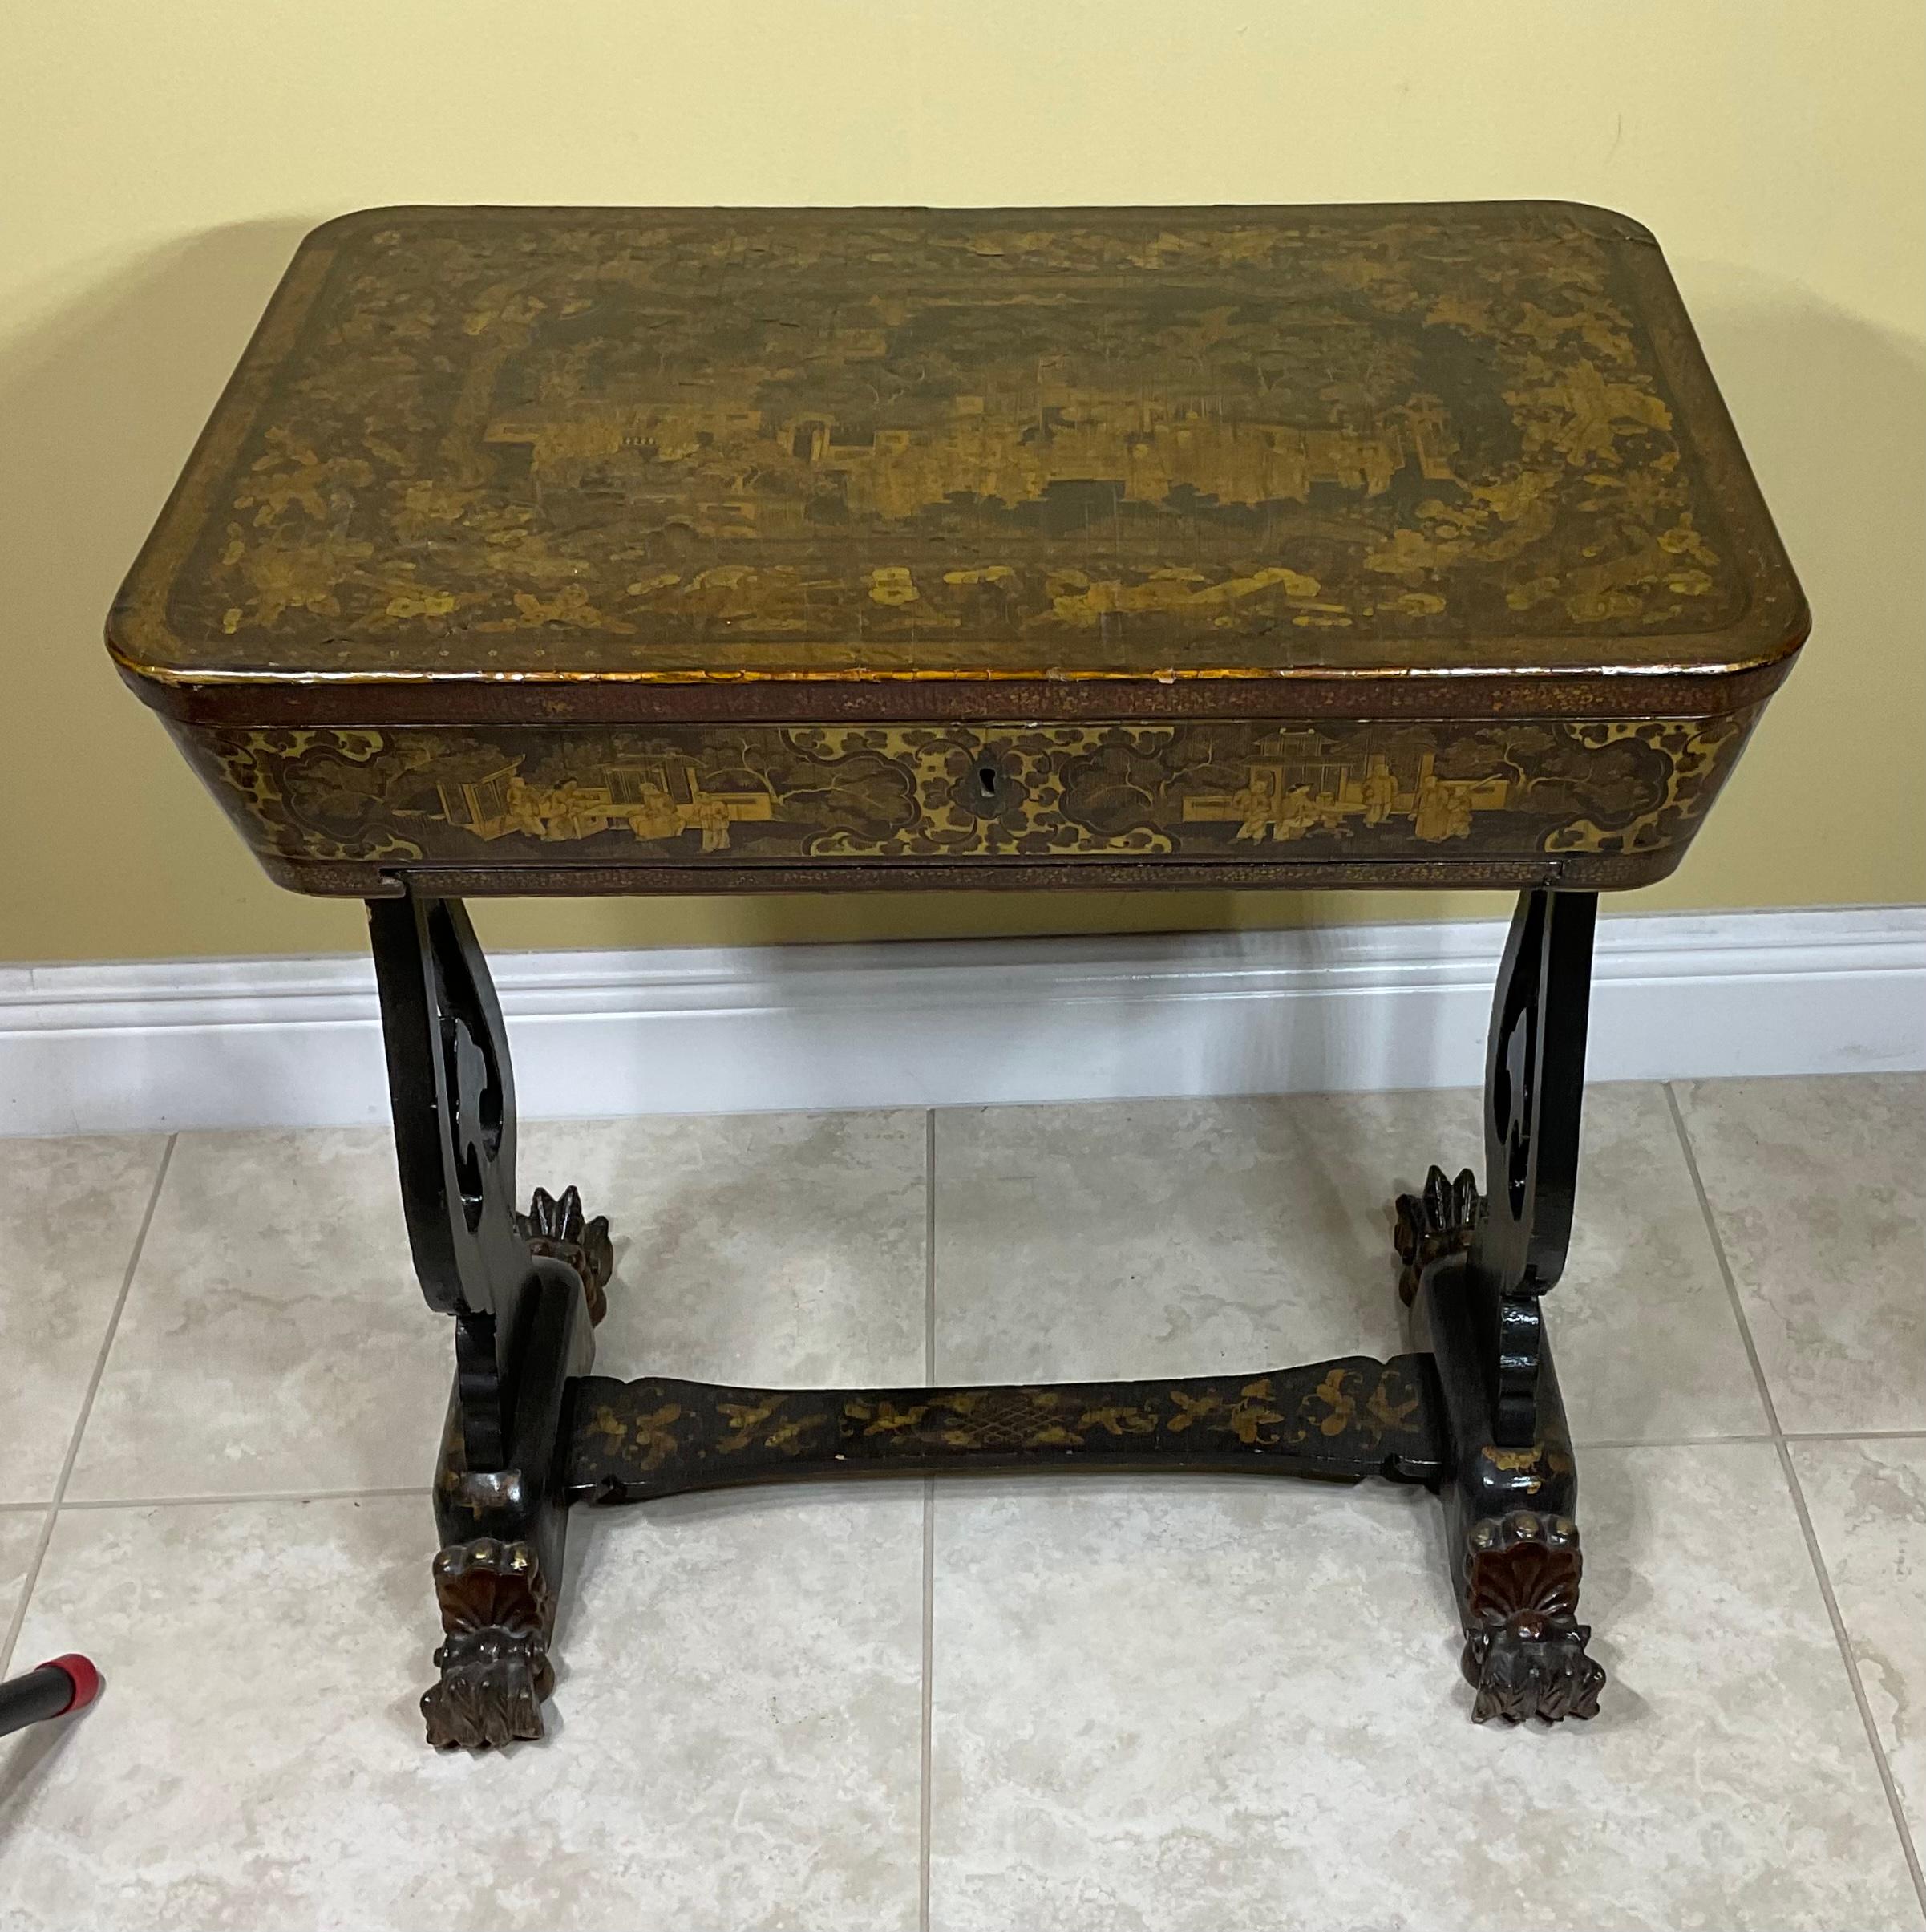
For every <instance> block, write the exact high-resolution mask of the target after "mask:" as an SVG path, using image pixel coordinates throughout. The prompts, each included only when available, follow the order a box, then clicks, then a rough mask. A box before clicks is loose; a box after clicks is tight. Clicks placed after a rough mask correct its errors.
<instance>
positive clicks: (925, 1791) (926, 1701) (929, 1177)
mask: <svg viewBox="0 0 1926 1932" xmlns="http://www.w3.org/2000/svg"><path fill="white" fill-rule="evenodd" d="M936 1379H937V1110H936V1109H935V1108H933V1107H932V1108H929V1109H927V1110H926V1111H925V1114H924V1116H923V1382H924V1386H925V1387H935V1385H936ZM936 1607H937V1480H936V1478H935V1477H934V1476H925V1477H924V1478H923V1629H922V1684H921V1714H920V1715H921V1741H920V1744H919V1747H918V1752H917V1766H916V1927H917V1932H929V1821H930V1801H929V1764H930V1755H931V1754H930V1733H931V1729H932V1725H933V1717H934V1713H935V1709H936V1697H935V1691H934V1672H935V1664H936V1627H937V1618H936Z"/></svg>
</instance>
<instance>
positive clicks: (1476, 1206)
mask: <svg viewBox="0 0 1926 1932" xmlns="http://www.w3.org/2000/svg"><path fill="white" fill-rule="evenodd" d="M1484 1209H1485V1204H1484V1197H1483V1195H1481V1194H1480V1193H1479V1191H1478V1177H1477V1176H1476V1175H1475V1174H1474V1173H1472V1172H1471V1169H1469V1168H1467V1169H1465V1170H1464V1171H1463V1173H1461V1174H1459V1177H1458V1178H1457V1179H1456V1180H1455V1181H1447V1179H1446V1178H1445V1172H1444V1169H1442V1168H1440V1167H1434V1168H1433V1169H1431V1171H1430V1173H1428V1174H1427V1175H1426V1176H1425V1183H1424V1191H1423V1192H1422V1193H1418V1194H1400V1195H1399V1196H1398V1221H1397V1225H1396V1226H1395V1228H1394V1229H1393V1231H1392V1235H1391V1239H1392V1241H1393V1242H1394V1244H1395V1245H1396V1247H1397V1250H1398V1259H1399V1260H1400V1261H1401V1262H1403V1263H1404V1266H1403V1268H1402V1270H1400V1272H1399V1274H1398V1298H1399V1299H1400V1300H1401V1301H1402V1302H1403V1303H1404V1305H1405V1306H1406V1307H1407V1308H1409V1307H1410V1305H1411V1303H1412V1302H1414V1300H1415V1299H1416V1298H1417V1295H1418V1278H1419V1277H1420V1276H1421V1275H1422V1274H1423V1273H1424V1271H1425V1270H1426V1268H1428V1267H1429V1266H1430V1265H1431V1263H1432V1262H1434V1261H1436V1260H1437V1259H1438V1257H1439V1256H1440V1255H1441V1254H1455V1253H1457V1252H1458V1251H1459V1250H1464V1249H1468V1248H1470V1246H1471V1237H1472V1236H1473V1235H1474V1234H1475V1233H1477V1231H1478V1224H1479V1221H1481V1220H1482V1219H1483V1217H1484Z"/></svg>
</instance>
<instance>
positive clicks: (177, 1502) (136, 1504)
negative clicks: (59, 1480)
mask: <svg viewBox="0 0 1926 1932" xmlns="http://www.w3.org/2000/svg"><path fill="white" fill-rule="evenodd" d="M434 1493H435V1491H434V1489H433V1488H432V1487H431V1485H429V1484H425V1483H403V1484H396V1485H395V1486H394V1487H393V1488H382V1489H237V1490H236V1491H234V1492H233V1493H232V1494H231V1495H226V1496H224V1495H221V1493H219V1492H217V1491H214V1490H208V1491H207V1492H205V1493H200V1494H196V1495H188V1496H88V1497H80V1498H79V1499H78V1500H77V1501H72V1502H63V1503H62V1504H61V1505H60V1507H61V1508H62V1509H63V1510H74V1509H202V1508H204V1507H208V1506H211V1505H218V1504H243V1505H245V1504H248V1503H364V1502H366V1503H378V1502H383V1501H391V1500H392V1499H393V1498H395V1497H402V1496H417V1497H419V1496H428V1497H431V1496H433V1495H434Z"/></svg>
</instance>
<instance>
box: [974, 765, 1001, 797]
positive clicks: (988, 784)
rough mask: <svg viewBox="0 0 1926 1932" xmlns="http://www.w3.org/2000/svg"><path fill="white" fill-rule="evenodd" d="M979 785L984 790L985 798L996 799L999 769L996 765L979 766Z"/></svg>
mask: <svg viewBox="0 0 1926 1932" xmlns="http://www.w3.org/2000/svg"><path fill="white" fill-rule="evenodd" d="M977 784H978V785H980V786H981V788H982V791H983V796H985V798H994V797H995V796H997V768H996V767H995V766H994V765H978V766H977Z"/></svg>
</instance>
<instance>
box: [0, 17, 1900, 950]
mask: <svg viewBox="0 0 1926 1932" xmlns="http://www.w3.org/2000/svg"><path fill="white" fill-rule="evenodd" d="M1923 70H1926V6H1922V5H1921V3H1920V0H1827V3H1826V4H1823V5H1821V4H1817V3H1816V0H1790V4H1787V3H1786V0H1590V4H1585V5H1580V4H1578V3H1577V0H1478V3H1477V4H1475V5H1466V4H1464V3H1463V0H1436V3H1432V0H1372V3H1371V4H1364V3H1362V0H1312V3H1306V0H1191V3H1190V4H1188V5H1172V4H1171V3H1170V0H1102V4H1086V0H953V3H952V0H943V3H938V4H931V3H925V4H917V3H916V0H872V3H869V4H856V3H853V0H852V3H847V4H836V3H832V0H780V3H778V4H745V5H732V4H730V3H729V0H707V3H706V5H705V4H698V5H692V4H690V0H678V4H676V5H674V6H662V5H657V4H653V3H649V0H563V3H557V0H548V3H546V4H535V3H534V0H527V3H525V4H520V5H511V4H505V3H504V0H460V3H459V4H458V3H457V0H306V3H305V4H295V3H294V0H188V4H186V5H184V6H155V5H152V3H151V0H50V3H48V4H42V5H39V6H33V5H26V4H22V5H20V6H15V7H13V8H11V9H10V10H9V13H8V21H7V25H6V30H5V32H4V34H0V625H3V626H4V630H3V631H0V665H3V666H4V682H0V793H3V794H4V812H3V814H0V957H6V958H14V959H67V958H153V957H160V956H167V955H172V954H188V953H203V952H204V953H257V952H271V951H314V950H332V949H337V948H340V949H346V948H349V947H354V946H358V945H360V943H361V942H362V927H361V916H360V912H359V909H358V907H357V906H355V905H352V904H347V905H329V904H324V903H321V902H318V901H304V900H301V899H297V898H295V897H291V896H290V895H288V894H285V893H280V892H278V891H277V890H275V889H273V888H272V887H270V886H269V885H268V884H267V883H266V882H265V880H264V879H262V878H261V876H260V875H259V874H258V873H257V872H256V871H255V870H254V869H253V862H252V861H250V860H249V859H248V858H247V857H246V856H245V853H244V852H243V850H242V849H241V844H240V842H239V841H238V840H237V839H236V837H235V836H233V833H232V832H230V831H229V829H228V828H227V827H226V826H225V824H224V823H223V822H222V821H221V819H220V818H219V817H218V816H217V815H216V811H215V808H214V807H213V805H212V803H211V802H210V801H209V800H208V799H207V798H206V797H205V796H203V795H202V793H201V792H200V790H199V788H198V787H197V786H196V784H195V783H194V781H193V780H192V779H191V778H190V776H188V772H187V769H186V768H185V767H184V765H183V764H182V763H180V759H178V758H177V757H176V755H175V754H174V752H173V751H172V750H171V748H170V747H168V743H167V742H166V740H165V739H164V737H163V735H162V733H161V731H160V727H159V726H158V725H157V724H156V723H155V722H154V721H153V720H152V719H150V718H149V717H148V716H147V715H146V714H145V713H144V711H142V710H141V708H140V706H139V705H138V704H137V703H136V702H135V700H134V699H132V696H130V695H127V693H126V692H125V691H123V690H122V689H121V687H119V684H118V682H116V681H115V678H113V677H112V675H111V674H110V672H109V670H108V668H107V660H106V658H105V655H104V654H103V651H102V650H101V646H100V642H99V633H100V625H101V619H102V617H103V614H104V612H105V610H106V607H107V601H108V599H109V597H111V594H112V592H113V590H114V588H115V585H116V583H117V582H118V581H119V577H120V574H121V573H122V571H123V569H124V568H125V566H126V565H127V562H128V561H129V560H130V559H131V558H132V555H133V553H134V551H135V549H136V546H137V545H138V544H139V542H140V539H141V537H143V536H144V533H145V532H146V530H147V528H148V524H149V522H150V520H152V516H153V514H154V512H155V511H156V508H158V507H159V505H160V501H161V499H162V497H163V496H164V494H165V492H166V490H167V488H168V484H169V483H170V482H171V481H172V478H173V476H174V474H175V472H176V468H177V466H178V464H179V463H180V460H181V459H182V458H183V457H184V455H185V454H186V452H187V449H188V445H189V444H190V443H191V442H192V439H193V436H194V435H195V432H196V430H197V429H198V428H199V427H200V422H201V420H202V419H203V417H204V415H205V413H206V411H207V410H208V407H209V406H210V404H211V403H212V401H213V399H214V396H215V395H216V392H217V391H218V390H219V388H220V386H221V382H222V380H223V379H224V378H225V375H226V374H227V372H228V370H229V367H231V365H232V363H233V360H234V358H235V357H236V355H237V354H238V352H239V350H240V349H241V345H242V343H243V342H244V341H245V338H246V335H247V334H248V331H249V327H250V326H251V325H252V323H253V320H254V318H255V317H256V315H257V313H258V311H259V310H260V308H261V304H262V302H264V301H265V298H266V296H267V294H268V292H269V290H270V289H271V288H272V287H273V284H274V281H275V280H276V278H277V276H278V274H279V273H280V270H281V267H282V265H284V263H285V261H286V258H287V256H288V254H289V251H290V249H292V248H293V245H294V242H295V241H296V239H297V237H298V236H299V235H300V234H301V233H302V232H303V231H304V230H305V229H307V228H308V227H310V226H311V225H313V224H314V223H315V222H316V221H320V220H322V219H323V218H325V217H327V216H330V215H333V214H336V213H340V212H341V211H342V210H344V209H350V208H354V207H357V206H362V205H370V204H374V203H380V202H393V201H442V200H446V201H529V202H573V201H603V202H694V203H718V202H720V203H727V202H731V201H740V202H758V201H762V202H792V201H793V202H818V203H839V202H862V201H886V202H948V203H957V204H970V203H991V204H998V203H1001V204H1020V203H1024V202H1139V201H1141V202H1155V201H1171V202H1197V201H1216V200H1224V201H1235V200H1252V201H1267V200H1274V201H1293V200H1298V201H1321V200H1333V201H1335V200H1414V199H1421V198H1422V199H1431V198H1438V199H1451V198H1455V197H1461V196H1462V197H1474V196H1527V195H1529V196H1568V197H1571V198H1573V199H1576V200H1586V201H1596V202H1603V203H1605V204H1607V205H1611V206H1614V207H1617V208H1621V209H1625V211H1626V212H1628V213H1631V214H1633V215H1636V216H1637V217H1638V218H1639V219H1640V220H1641V221H1645V222H1647V223H1648V224H1649V225H1651V226H1652V227H1653V229H1656V230H1657V233H1658V236H1659V237H1660V239H1661V241H1662V242H1663V243H1664V244H1665V248H1666V251H1667V253H1668V255H1669V257H1670V259H1671V261H1672V264H1673V269H1674V271H1675V272H1676V273H1677V277H1678V279H1679V281H1680V282H1681V285H1682V286H1683V287H1684V290H1685V298H1686V300H1687V302H1689V304H1690V306H1691V308H1692V310H1693V314H1694V315H1695V316H1696V317H1697V320H1698V322H1699V325H1700V328H1701V334H1703V336H1704V338H1705V344H1706V347H1707V349H1708V350H1709V352H1710V356H1711V358H1712V362H1713V365H1714V368H1715V369H1716V370H1717V371H1718V375H1719V378H1720V380H1721V382H1722V384H1723V386H1724V388H1725V391H1726V397H1727V399H1728V400H1729V402H1730V404H1731V406H1732V409H1733V412H1734V415H1735V416H1736V417H1737V419H1738V423H1739V426H1740V428H1741V431H1742V433H1743V435H1744V436H1745V438H1746V444H1747V446H1748V448H1749V449H1750V452H1751V454H1752V456H1753V459H1754V464H1755V465H1756V467H1757V468H1758V472H1759V474H1760V476H1761V477H1762V480H1763V481H1764V484H1765V488H1766V495H1767V496H1768V498H1769V499H1770V501H1771V504H1772V505H1773V508H1774V512H1775V513H1776V514H1777V516H1778V519H1779V522H1780V525H1781V527H1782V529H1783V531H1784V533H1785V536H1786V541H1787V543H1788V545H1789V546H1790V549H1791V551H1792V554H1793V557H1794V560H1795V561H1796V562H1797V563H1798V565H1799V568H1800V570H1801V572H1802V574H1803V577H1804V578H1805V581H1806V586H1807V591H1808V593H1809V594H1810V596H1811V600H1812V603H1813V606H1814V608H1815V611H1816V613H1817V618H1818V627H1817V630H1816V633H1815V638H1814V641H1813V642H1812V644H1811V646H1810V647H1809V649H1808V650H1807V655H1806V659H1805V662H1803V665H1802V666H1801V667H1800V669H1799V671H1798V672H1797V674H1795V676H1794V679H1793V681H1792V682H1791V683H1790V686H1789V687H1787V688H1786V690H1785V691H1783V692H1782V694H1781V695H1780V696H1779V697H1778V699H1776V700H1775V701H1774V706H1773V708H1772V709H1771V711H1770V712H1769V713H1768V714H1767V716H1766V722H1765V724H1764V726H1763V727H1762V731H1761V732H1760V734H1759V735H1758V738H1757V739H1756V740H1755V741H1754V745H1753V747H1752V748H1751V750H1750V752H1749V753H1748V755H1747V757H1746V761H1745V762H1744V763H1743V764H1742V766H1741V768H1740V769H1739V772H1738V776H1737V778H1736V779H1735V780H1734V783H1733V784H1732V785H1731V787H1730V790H1729V791H1728V792H1727V793H1726V797H1725V799H1724V800H1723V801H1722V804H1721V806H1720V808H1719V809H1718V811H1716V812H1714V815H1713V816H1712V818H1711V820H1710V824H1709V826H1708V828H1707V830H1706V832H1705V835H1704V836H1703V837H1701V840H1699V842H1698V843H1697V845H1696V847H1695V848H1694V849H1693V853H1692V855H1691V857H1689V859H1688V860H1687V861H1686V863H1685V867H1684V869H1682V870H1681V873H1678V874H1677V876H1676V877H1674V878H1673V879H1672V880H1671V881H1669V882H1667V883H1666V884H1665V885H1662V886H1660V887H1657V888H1654V889H1652V890H1651V891H1649V892H1648V893H1642V894H1639V895H1637V896H1636V897H1631V898H1628V899H1626V900H1624V901H1620V902H1619V903H1620V905H1621V906H1622V907H1623V908H1624V909H1636V908H1652V909H1659V908H1669V909H1681V908H1688V907H1712V906H1739V905H1815V904H1827V903H1834V904H1839V903H1852V902H1867V901H1884V902H1899V901H1919V900H1926V837H1923V836H1922V833H1923V832H1926V758H1923V756H1922V752H1921V748H1920V747H1921V728H1922V725H1923V724H1926V702H1923V699H1926V678H1923V674H1922V666H1923V663H1926V651H1923V650H1922V648H1921V646H1922V636H1921V632H1922V622H1923V620H1922V615H1921V613H1922V610H1923V608H1926V605H1923V602H1922V598H1921V594H1920V593H1921V583H1920V577H1921V570H1920V559H1921V557H1922V554H1923V553H1926V321H1923V317H1926V265H1923V264H1922V253H1921V240H1922V201H1921V192H1920V184H1921V183H1922V181H1926V123H1923V121H1922V117H1921V115H1920V107H1919V102H1920V86H1921V82H1922V79H1923V78H1926V74H1923ZM1492 903H1493V902H1491V901H1482V902H1475V901H1466V900H1463V899H1456V900H1454V899H1446V898H1442V897H1406V898H1404V899H1402V900H1393V899H1387V898H1385V897H1379V896H1373V897H1370V898H1368V899H1366V898H1361V897H1350V898H1348V899H1347V898H1343V897H1337V896H1330V897H1322V898H1319V899H1315V900H1313V899H1308V898H1292V897H1288V896H1285V895H1266V896H1256V897H1244V898H1238V899H1232V898H1231V897H1228V896H1225V895H1221V894H1216V893H1211V894H1205V895H1179V894H1167V895H1159V896H1158V897H1155V898H1151V897H1143V898H1137V899H1132V900H1130V901H1120V900H1118V899H1116V898H1115V897H1103V896H1101V895H1097V896H1090V895H1062V894H1059V895H1056V896H1054V897H1012V896H1004V895H977V894H970V895H967V896H961V895H959V896H953V897H944V898H929V899H917V898H914V897H908V896H892V897H888V898H881V897H872V898H866V899H860V900H845V901H826V900H807V901H804V900H787V901H784V900H778V899H773V898H771V899H759V900H755V901H732V902H721V901H701V900H678V901H653V902H650V901H602V902H600V903H597V902H589V901H579V902H578V901H571V902H555V903H548V904H540V903H535V902H526V901H524V902H520V903H511V904H504V905H496V906H492V907H490V908H488V909H487V913H488V916H487V917H486V918H485V919H484V930H485V932H486V933H487V934H488V937H489V938H492V939H493V940H495V941H496V942H498V943H505V944H516V945H559V946H565V945H576V946H585V945H641V944H651V943H661V944H686V943H723V942H741V941H747V940H762V939H775V940H781V939H800V938H831V937H838V938H840V937H864V938H880V937H886V936H896V935H912V934H913V935H933V934H951V933H965V932H968V933H987V932H1010V931H1046V930H1107V929H1114V928H1120V927H1126V926H1160V927H1174V926H1198V925H1266V924H1271V925H1275V924H1283V923H1285V922H1287V921H1292V920H1294V919H1298V918H1303V917H1317V918H1321V919H1329V918H1346V917H1348V918H1358V917H1400V916H1425V915H1430V914H1437V913H1443V912H1446V911H1447V910H1448V911H1451V912H1455V913H1464V912H1466V911H1468V910H1471V909H1489V908H1490V907H1491V905H1492Z"/></svg>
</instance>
